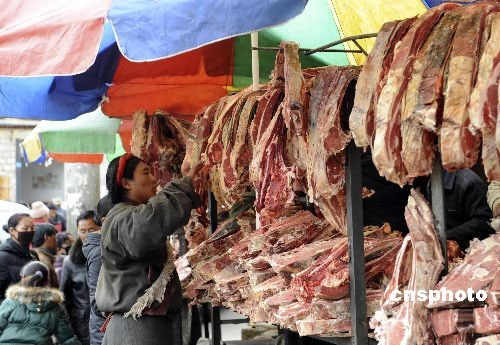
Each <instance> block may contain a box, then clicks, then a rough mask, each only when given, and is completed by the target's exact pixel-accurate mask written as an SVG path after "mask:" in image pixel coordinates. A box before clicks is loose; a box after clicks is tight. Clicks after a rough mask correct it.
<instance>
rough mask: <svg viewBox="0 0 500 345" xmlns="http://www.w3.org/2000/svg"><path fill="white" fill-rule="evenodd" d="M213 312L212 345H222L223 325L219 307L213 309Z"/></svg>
mask: <svg viewBox="0 0 500 345" xmlns="http://www.w3.org/2000/svg"><path fill="white" fill-rule="evenodd" d="M211 309H212V310H211V312H212V345H221V344H222V337H221V329H220V326H221V323H220V310H219V307H213V306H212V308H211Z"/></svg>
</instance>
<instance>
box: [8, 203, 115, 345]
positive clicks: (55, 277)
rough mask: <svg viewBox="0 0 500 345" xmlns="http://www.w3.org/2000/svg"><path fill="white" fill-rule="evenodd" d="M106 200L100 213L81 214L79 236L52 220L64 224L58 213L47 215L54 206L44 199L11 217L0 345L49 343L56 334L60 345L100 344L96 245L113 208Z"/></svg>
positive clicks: (100, 208)
mask: <svg viewBox="0 0 500 345" xmlns="http://www.w3.org/2000/svg"><path fill="white" fill-rule="evenodd" d="M108 199H109V198H107V199H103V200H104V201H105V200H108ZM103 200H101V202H100V203H99V205H98V206H100V207H98V208H97V209H98V211H99V212H101V213H96V212H94V211H85V212H83V213H82V214H81V215H80V216H79V217H78V219H77V229H78V236H77V238H76V239H74V238H73V236H71V234H69V233H67V232H66V231H65V225H64V226H59V227H57V225H54V224H53V223H50V222H49V220H50V219H56V220H59V222H58V224H59V225H61V224H63V223H65V221H64V218H62V217H61V218H60V216H59V214H57V215H54V216H52V217H50V216H48V214H49V211H48V210H49V209H50V207H47V206H46V205H45V204H43V203H42V202H35V203H33V207H32V212H31V214H28V213H18V214H14V215H12V216H11V217H10V219H9V221H8V223H7V225H6V226H4V230H6V231H8V232H9V233H10V235H11V237H10V238H9V239H7V240H5V241H4V242H3V243H2V244H1V245H0V299H1V300H3V303H2V305H1V307H0V344H2V343H9V344H13V343H30V344H31V343H32V344H47V343H48V341H51V340H50V339H52V337H55V338H56V339H54V340H56V341H57V342H56V343H57V344H101V343H102V335H101V334H100V326H97V327H95V326H96V325H102V323H103V322H104V317H103V316H102V315H101V314H100V313H99V312H97V311H96V310H95V309H94V310H93V311H92V310H91V304H92V302H93V305H94V306H95V298H94V296H95V288H96V285H97V277H98V275H99V269H100V258H99V253H98V252H96V249H95V248H96V247H97V248H98V247H99V246H100V240H99V238H100V233H99V232H100V226H101V225H102V224H101V221H100V219H101V218H103V217H104V215H105V213H106V212H108V211H109V209H110V208H111V207H112V204H108V205H107V207H106V203H105V202H103ZM87 237H88V238H89V241H86V238H87ZM96 239H97V240H96ZM84 243H85V246H84ZM84 247H86V249H85V253H84ZM87 258H88V260H87ZM87 267H89V268H90V269H89V270H88V269H87ZM20 317H22V320H20V319H19V318H20ZM96 317H97V318H96ZM54 320H55V321H54ZM34 327H38V330H35V329H34ZM40 330H43V332H42V331H40ZM37 334H38V336H37ZM27 335H28V336H27ZM19 337H22V339H21V338H19ZM26 337H28V338H26ZM32 337H33V338H32ZM91 338H92V341H91ZM33 339H36V341H33V342H31V341H32V340H33ZM49 343H50V342H49Z"/></svg>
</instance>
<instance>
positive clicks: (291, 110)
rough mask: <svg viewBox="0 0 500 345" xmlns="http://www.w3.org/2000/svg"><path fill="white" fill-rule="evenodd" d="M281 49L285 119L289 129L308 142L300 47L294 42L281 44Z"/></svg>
mask: <svg viewBox="0 0 500 345" xmlns="http://www.w3.org/2000/svg"><path fill="white" fill-rule="evenodd" d="M280 48H281V49H283V57H284V70H283V74H284V79H285V99H284V100H283V117H284V119H285V124H286V126H287V128H289V129H293V130H294V131H295V132H296V133H297V135H298V136H299V138H302V139H303V140H306V139H305V137H306V131H307V122H306V117H305V116H304V113H303V111H304V106H303V104H304V103H303V99H302V98H303V95H302V84H303V81H304V76H303V75H302V70H301V68H300V61H299V45H298V44H297V43H294V42H281V44H280Z"/></svg>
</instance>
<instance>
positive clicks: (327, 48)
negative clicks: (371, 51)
mask: <svg viewBox="0 0 500 345" xmlns="http://www.w3.org/2000/svg"><path fill="white" fill-rule="evenodd" d="M377 35H378V34H377V33H372V34H362V35H355V36H348V37H344V38H342V39H340V40H337V41H334V42H331V43H328V44H325V45H324V46H321V47H318V48H315V49H310V48H299V51H301V52H304V53H305V54H306V55H312V54H314V53H361V54H364V55H365V56H367V55H368V53H367V51H366V50H365V49H364V48H363V47H362V46H361V45H360V44H359V43H358V42H357V40H361V39H364V38H372V37H377ZM348 41H353V42H354V44H355V45H356V47H358V49H330V48H331V47H333V46H336V45H338V44H341V43H344V42H348ZM279 49H280V48H279V47H252V50H279Z"/></svg>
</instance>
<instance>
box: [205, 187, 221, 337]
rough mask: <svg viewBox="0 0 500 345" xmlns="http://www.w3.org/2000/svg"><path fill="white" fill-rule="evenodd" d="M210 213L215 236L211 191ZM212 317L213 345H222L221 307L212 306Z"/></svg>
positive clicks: (215, 227) (214, 206)
mask: <svg viewBox="0 0 500 345" xmlns="http://www.w3.org/2000/svg"><path fill="white" fill-rule="evenodd" d="M208 212H209V215H210V232H211V233H212V234H213V233H214V232H215V231H216V230H217V200H216V199H215V195H214V193H212V191H209V195H208ZM210 316H211V318H210V319H211V322H212V345H221V329H220V327H221V323H220V310H219V307H214V306H212V305H211V304H210Z"/></svg>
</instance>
